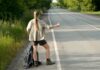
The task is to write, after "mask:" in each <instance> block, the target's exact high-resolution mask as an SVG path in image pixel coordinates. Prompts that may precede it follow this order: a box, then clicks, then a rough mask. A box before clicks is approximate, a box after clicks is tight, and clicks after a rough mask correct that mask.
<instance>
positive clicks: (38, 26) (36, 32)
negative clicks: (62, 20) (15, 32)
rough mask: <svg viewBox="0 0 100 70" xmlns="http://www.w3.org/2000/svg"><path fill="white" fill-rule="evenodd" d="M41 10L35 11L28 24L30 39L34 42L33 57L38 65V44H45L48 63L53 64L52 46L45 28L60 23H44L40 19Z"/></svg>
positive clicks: (50, 27) (56, 25)
mask: <svg viewBox="0 0 100 70" xmlns="http://www.w3.org/2000/svg"><path fill="white" fill-rule="evenodd" d="M39 14H40V13H39V12H38V11H34V12H33V17H34V18H33V19H32V20H30V21H29V23H28V25H27V32H28V33H29V41H31V42H32V43H33V49H34V50H33V59H34V65H35V66H36V67H37V66H38V65H39V64H38V59H37V46H38V44H39V45H40V46H43V47H44V48H45V50H46V64H47V65H52V64H55V62H52V61H51V59H50V47H49V45H48V43H47V41H46V39H45V29H52V28H55V27H59V26H60V25H59V23H57V24H55V25H52V26H51V25H47V24H46V23H44V21H43V20H40V19H39V18H38V17H39Z"/></svg>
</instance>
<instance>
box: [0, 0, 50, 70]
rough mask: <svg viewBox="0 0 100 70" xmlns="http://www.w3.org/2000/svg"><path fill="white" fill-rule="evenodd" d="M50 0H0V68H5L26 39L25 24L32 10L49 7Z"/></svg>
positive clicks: (42, 9)
mask: <svg viewBox="0 0 100 70" xmlns="http://www.w3.org/2000/svg"><path fill="white" fill-rule="evenodd" d="M50 3H51V0H0V70H6V69H7V67H8V65H9V64H10V63H11V61H12V60H13V58H14V57H15V56H16V54H17V53H18V51H20V49H21V48H22V47H23V46H24V45H25V43H26V41H27V40H28V36H27V33H26V25H27V23H28V21H29V20H30V19H31V18H32V12H33V11H34V10H39V11H40V12H41V13H42V12H45V11H46V10H47V9H49V8H50Z"/></svg>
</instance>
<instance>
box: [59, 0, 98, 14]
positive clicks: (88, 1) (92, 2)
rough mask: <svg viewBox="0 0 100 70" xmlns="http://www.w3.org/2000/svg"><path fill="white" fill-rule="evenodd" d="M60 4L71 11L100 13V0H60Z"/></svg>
mask: <svg viewBox="0 0 100 70" xmlns="http://www.w3.org/2000/svg"><path fill="white" fill-rule="evenodd" d="M58 1H59V3H58V4H59V6H61V7H63V8H67V9H68V10H70V11H77V12H82V13H86V14H92V15H100V0H58Z"/></svg>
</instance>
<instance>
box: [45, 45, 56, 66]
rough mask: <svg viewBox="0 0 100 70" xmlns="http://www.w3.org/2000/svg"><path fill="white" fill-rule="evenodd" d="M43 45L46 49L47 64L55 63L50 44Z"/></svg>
mask: <svg viewBox="0 0 100 70" xmlns="http://www.w3.org/2000/svg"><path fill="white" fill-rule="evenodd" d="M43 47H44V48H45V49H46V64H47V65H52V64H55V63H54V62H52V61H51V59H50V48H49V45H48V44H45V45H43Z"/></svg>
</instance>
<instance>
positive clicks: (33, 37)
mask: <svg viewBox="0 0 100 70" xmlns="http://www.w3.org/2000/svg"><path fill="white" fill-rule="evenodd" d="M34 23H35V19H32V20H30V21H29V23H28V25H27V28H26V30H27V32H29V41H39V40H43V39H45V29H46V28H47V29H49V25H47V24H46V23H45V22H44V21H42V20H39V19H38V27H39V29H38V31H37V32H36V30H35V27H34V26H35V25H34Z"/></svg>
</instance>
